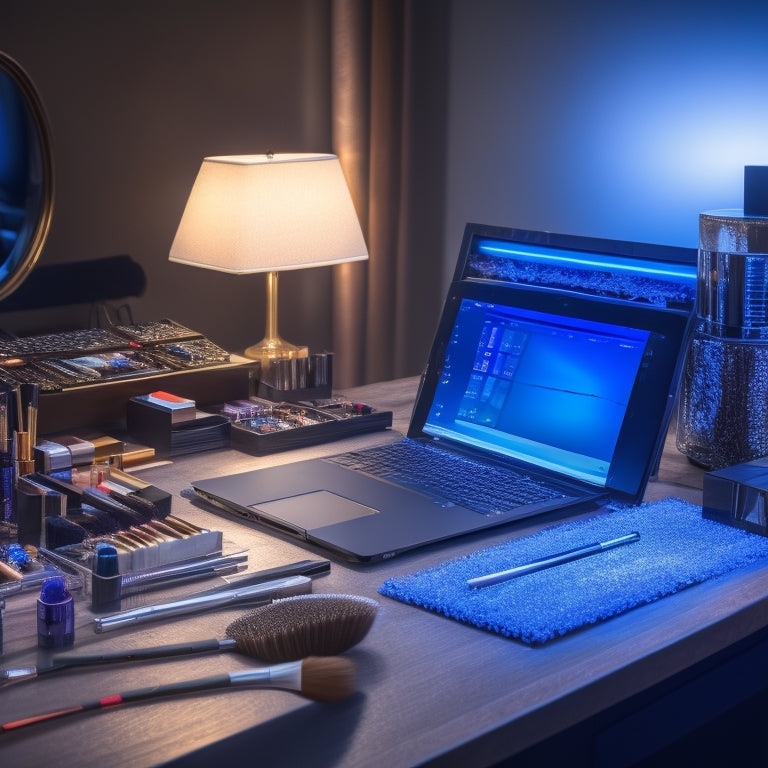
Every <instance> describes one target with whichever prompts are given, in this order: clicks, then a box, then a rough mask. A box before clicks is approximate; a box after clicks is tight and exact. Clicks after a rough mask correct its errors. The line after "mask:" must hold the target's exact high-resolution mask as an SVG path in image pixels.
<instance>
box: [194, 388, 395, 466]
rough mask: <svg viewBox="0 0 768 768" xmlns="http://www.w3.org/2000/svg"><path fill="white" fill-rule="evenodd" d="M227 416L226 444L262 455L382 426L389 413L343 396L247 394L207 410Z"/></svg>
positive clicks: (388, 423)
mask: <svg viewBox="0 0 768 768" xmlns="http://www.w3.org/2000/svg"><path fill="white" fill-rule="evenodd" d="M209 410H211V411H212V412H214V413H216V414H219V415H223V416H226V417H227V418H228V419H229V420H230V445H231V447H232V448H236V449H237V450H239V451H243V452H244V453H249V454H252V455H255V456H262V455H266V454H270V453H277V452H278V451H287V450H291V449H294V448H302V447H305V446H309V445H317V444H318V443H325V442H330V441H332V440H339V439H341V438H343V437H350V436H352V435H357V434H361V433H364V432H373V431H377V430H380V429H388V428H389V427H391V426H392V411H377V410H376V409H375V408H373V407H372V406H370V405H366V404H364V403H357V402H354V401H352V400H349V399H347V398H345V397H344V396H342V395H340V396H336V397H328V398H323V399H320V400H310V401H303V402H272V401H269V400H261V399H258V398H249V399H243V400H235V401H230V402H227V403H222V404H220V405H217V406H213V407H212V408H210V409H209Z"/></svg>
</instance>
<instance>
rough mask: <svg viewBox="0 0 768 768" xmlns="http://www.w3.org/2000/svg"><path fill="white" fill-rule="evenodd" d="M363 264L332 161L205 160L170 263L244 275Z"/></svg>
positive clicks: (292, 157) (318, 157) (294, 157)
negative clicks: (330, 265) (341, 264)
mask: <svg viewBox="0 0 768 768" xmlns="http://www.w3.org/2000/svg"><path fill="white" fill-rule="evenodd" d="M367 258H368V250H367V248H366V245H365V240H364V239H363V234H362V232H361V230H360V223H359V221H358V219H357V215H356V213H355V209H354V206H353V204H352V198H351V196H350V194H349V189H348V187H347V183H346V180H345V179H344V174H343V172H342V169H341V164H340V163H339V159H338V157H336V155H326V154H276V155H232V156H226V157H206V158H205V159H204V160H203V163H202V166H201V167H200V171H199V172H198V175H197V178H196V180H195V183H194V186H193V187H192V191H191V193H190V195H189V200H188V201H187V205H186V208H185V209H184V213H183V215H182V217H181V222H180V223H179V228H178V230H177V232H176V236H175V238H174V240H173V244H172V245H171V252H170V260H171V261H175V262H179V263H181V264H189V265H191V266H195V267H205V268H207V269H215V270H218V271H221V272H231V273H234V274H247V273H250V272H272V271H282V270H284V269H301V268H304V267H320V266H325V265H329V264H339V263H342V262H345V261H359V260H362V259H367Z"/></svg>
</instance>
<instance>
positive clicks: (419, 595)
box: [379, 499, 768, 645]
mask: <svg viewBox="0 0 768 768" xmlns="http://www.w3.org/2000/svg"><path fill="white" fill-rule="evenodd" d="M626 531H636V532H638V533H639V535H640V538H639V540H638V541H636V542H635V543H632V544H631V545H630V546H621V547H617V548H615V549H611V550H610V551H606V552H603V553H602V554H599V555H597V556H596V557H587V558H583V559H579V560H576V561H572V562H568V563H565V564H563V565H559V566H557V567H554V568H547V569H545V570H539V571H537V572H534V573H530V574H529V575H526V576H523V577H521V578H515V579H512V580H507V581H503V582H502V583H498V584H496V585H494V586H488V587H483V588H482V589H477V588H473V587H471V586H470V585H469V584H468V583H467V582H468V580H470V579H473V578H476V577H479V576H483V575H485V574H492V573H496V572H500V571H504V570H506V569H509V568H511V567H513V566H515V565H521V564H524V563H529V562H532V561H536V560H542V559H545V558H547V557H549V556H550V555H552V554H553V553H557V552H561V551H563V550H568V549H573V548H577V547H581V546H584V545H585V544H588V543H590V542H594V541H606V540H610V539H613V538H615V537H617V536H619V535H621V534H622V533H624V532H626ZM766 557H768V539H766V538H764V537H762V536H756V535H753V534H751V533H748V532H746V531H742V530H738V529H736V528H732V527H729V526H725V525H720V524H719V523H717V522H715V521H713V520H708V519H705V518H703V517H702V514H701V508H700V507H698V506H695V505H693V504H690V503H688V502H685V501H681V500H679V499H664V500H662V501H655V502H648V503H644V504H641V505H639V506H634V507H617V508H615V509H613V510H612V511H610V512H607V513H605V514H601V515H597V516H595V517H592V518H588V519H583V520H576V521H571V522H566V523H560V524H558V525H554V526H551V527H548V528H544V529H543V530H541V531H539V532H538V533H535V534H532V535H530V536H525V537H522V538H519V539H514V540H511V541H507V542H505V543H503V544H499V545H496V546H493V547H489V548H487V549H483V550H480V551H477V552H474V553H472V554H470V555H466V556H464V557H460V558H457V559H454V560H449V561H447V562H444V563H442V564H440V565H438V566H435V567H434V568H429V569H426V570H423V571H419V572H417V573H414V574H411V575H406V576H398V577H393V578H391V579H388V580H386V581H385V582H384V583H383V584H382V585H381V587H380V589H379V592H380V593H381V594H382V595H385V596H387V597H391V598H393V599H396V600H399V601H401V602H403V603H408V604H410V605H415V606H419V607H422V608H425V609H427V610H430V611H434V612H435V613H440V614H443V615H445V616H447V617H449V618H452V619H455V620H457V621H460V622H464V623H467V624H471V625H473V626H476V627H479V628H481V629H485V630H488V631H490V632H496V633H498V634H500V635H504V636H505V637H511V638H515V639H518V640H521V641H522V642H524V643H528V644H531V645H537V644H541V643H545V642H548V641H551V640H553V639H555V638H557V637H560V636H562V635H566V634H568V633H569V632H573V631H575V630H577V629H583V628H587V627H589V626H590V625H593V624H596V623H598V622H601V621H604V620H606V619H609V618H611V617H614V616H618V615H620V614H622V613H625V612H627V611H629V610H631V609H633V608H637V607H639V606H642V605H645V604H647V603H651V602H654V601H656V600H658V599H660V598H662V597H666V596H668V595H672V594H674V593H675V592H678V591H680V590H682V589H684V588H686V587H689V586H691V585H694V584H699V583H701V582H704V581H706V580H707V579H711V578H714V577H716V576H720V575H722V574H725V573H727V572H729V571H731V570H734V569H736V568H739V567H742V566H746V565H749V564H751V563H755V562H759V561H761V560H764V559H765V558H766Z"/></svg>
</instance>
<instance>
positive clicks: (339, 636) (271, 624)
mask: <svg viewBox="0 0 768 768" xmlns="http://www.w3.org/2000/svg"><path fill="white" fill-rule="evenodd" d="M378 607H379V604H378V603H377V602H376V601H375V600H370V599H369V598H367V597H359V596H356V595H323V594H312V595H298V596H296V597H288V598H285V599H283V600H275V602H273V603H270V604H269V605H265V606H262V607H261V608H257V609H256V610H254V611H251V612H250V613H247V614H245V615H243V616H241V617H240V618H239V619H236V620H235V621H233V622H232V623H231V624H230V625H229V626H228V627H227V630H226V634H227V637H230V638H232V639H233V640H234V641H235V642H236V643H237V649H238V650H239V651H240V652H241V653H245V654H247V655H249V656H253V657H254V658H257V659H263V660H264V661H269V662H273V663H280V662H286V661H297V660H298V659H303V658H306V657H307V656H334V655H336V654H338V653H343V652H344V651H346V650H348V649H349V648H351V647H352V646H354V645H356V644H357V643H359V642H360V641H361V640H362V639H363V638H364V637H365V636H366V634H368V630H369V629H370V628H371V625H372V624H373V620H374V618H375V617H376V611H377V610H378Z"/></svg>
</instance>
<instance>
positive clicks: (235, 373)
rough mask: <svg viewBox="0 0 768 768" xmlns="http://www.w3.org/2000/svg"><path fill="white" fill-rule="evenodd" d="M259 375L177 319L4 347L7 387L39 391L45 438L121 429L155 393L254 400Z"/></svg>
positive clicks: (0, 342)
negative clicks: (131, 406) (135, 405)
mask: <svg viewBox="0 0 768 768" xmlns="http://www.w3.org/2000/svg"><path fill="white" fill-rule="evenodd" d="M257 371H258V363H257V362H256V361H253V360H248V359H246V358H243V357H239V356H238V355H232V354H230V353H228V352H226V351H225V350H224V349H222V348H221V347H219V346H218V345H217V344H215V343H214V342H212V341H211V340H209V339H207V338H206V337H205V336H203V334H201V333H198V332H197V331H194V330H191V329H189V328H187V327H186V326H184V325H181V324H180V323H177V322H175V321H174V320H170V319H164V320H159V321H152V322H143V323H134V324H130V325H112V326H109V327H105V328H102V327H94V328H85V329H77V330H71V331H62V332H58V333H48V334H40V335H34V336H25V337H17V338H2V339H0V383H4V384H6V385H7V386H10V387H16V386H19V385H21V384H36V385H37V386H38V387H39V391H40V402H39V412H38V431H39V432H40V433H41V434H44V433H54V432H66V431H71V430H72V429H75V428H84V427H89V426H97V425H98V426H100V427H106V426H110V425H113V424H116V423H120V422H122V420H123V418H124V410H123V404H124V403H125V402H126V401H127V400H128V399H129V398H131V397H135V396H137V395H143V394H146V393H148V392H151V391H153V390H156V389H175V390H179V391H184V392H186V393H188V396H189V397H192V398H194V399H195V400H197V401H198V402H201V403H212V402H217V401H219V400H221V399H222V398H230V397H231V398H235V397H247V396H248V395H249V394H250V391H251V389H252V387H253V380H254V377H255V374H256V372H257Z"/></svg>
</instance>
